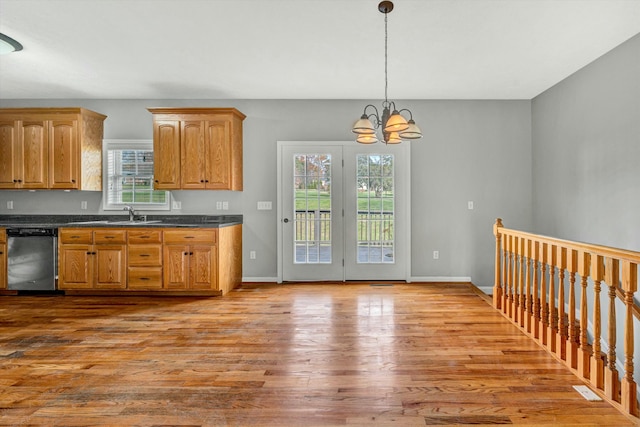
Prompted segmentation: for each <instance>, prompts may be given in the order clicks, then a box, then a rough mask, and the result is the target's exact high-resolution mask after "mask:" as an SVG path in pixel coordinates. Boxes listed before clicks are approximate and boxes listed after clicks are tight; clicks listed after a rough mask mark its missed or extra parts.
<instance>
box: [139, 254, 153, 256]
mask: <svg viewBox="0 0 640 427" xmlns="http://www.w3.org/2000/svg"><path fill="white" fill-rule="evenodd" d="M140 256H151V255H149V254H140Z"/></svg>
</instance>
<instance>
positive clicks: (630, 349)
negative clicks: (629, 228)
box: [493, 218, 640, 417]
mask: <svg viewBox="0 0 640 427" xmlns="http://www.w3.org/2000/svg"><path fill="white" fill-rule="evenodd" d="M493 232H494V235H495V237H496V256H495V283H494V287H493V305H494V307H495V308H496V309H498V310H500V311H501V312H502V313H503V314H504V315H505V316H506V317H507V318H509V319H510V320H511V321H512V322H513V323H514V324H516V325H517V326H519V327H520V328H521V329H522V330H523V332H525V333H527V334H528V335H529V336H531V337H532V338H533V339H535V340H536V341H538V342H539V343H540V344H541V345H542V346H543V347H544V348H546V349H547V350H548V351H549V352H550V353H553V354H554V355H556V356H557V357H558V358H559V359H561V360H562V361H563V362H564V363H565V364H566V365H567V366H568V367H569V368H571V369H572V370H573V371H574V372H575V373H576V374H577V375H579V376H580V377H582V378H583V379H585V380H586V381H588V382H589V383H590V384H591V385H592V386H593V387H594V388H596V389H598V390H601V391H602V393H603V394H604V396H605V397H606V398H607V399H608V400H609V401H611V402H612V403H613V404H614V405H617V406H619V408H620V409H621V410H623V411H624V412H626V413H628V414H631V415H634V416H636V417H638V398H637V385H636V382H635V380H634V364H633V357H634V345H635V343H634V314H635V315H637V312H638V307H637V306H636V305H635V302H634V293H635V292H636V291H637V288H638V264H639V263H640V252H634V251H628V250H623V249H616V248H611V247H607V246H599V245H592V244H587V243H580V242H571V241H567V240H561V239H555V238H552V237H546V236H540V235H536V234H531V233H526V232H522V231H517V230H511V229H507V228H504V226H503V224H502V220H501V219H500V218H498V219H497V220H496V223H495V225H494V227H493ZM576 275H577V276H579V281H578V280H577V278H576ZM603 287H604V288H605V291H604V292H606V295H601V294H602V293H603V290H602V288H603ZM576 296H579V304H578V305H576ZM607 296H608V298H607ZM602 300H604V301H606V302H607V304H603V303H602ZM616 301H618V304H623V305H624V313H623V314H622V316H624V322H623V324H624V328H623V329H624V330H623V331H622V334H623V342H624V358H623V361H624V363H623V365H624V372H623V373H622V376H620V374H619V372H618V369H617V367H616V360H617V353H616V351H617V350H616V346H617V335H618V332H620V331H618V330H617V320H618V318H617V313H616ZM602 305H604V306H605V307H604V309H605V311H606V316H605V317H606V319H603V318H602V317H603V314H602V312H603V307H602ZM589 316H591V318H590V317H589ZM603 320H604V321H603ZM603 324H604V325H605V329H604V330H605V331H606V337H603ZM603 342H604V343H606V353H603V351H602V348H603Z"/></svg>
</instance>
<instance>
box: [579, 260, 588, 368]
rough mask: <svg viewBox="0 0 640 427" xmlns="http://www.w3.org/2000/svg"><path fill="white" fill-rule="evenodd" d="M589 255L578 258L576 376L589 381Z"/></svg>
mask: <svg viewBox="0 0 640 427" xmlns="http://www.w3.org/2000/svg"><path fill="white" fill-rule="evenodd" d="M589 261H590V258H589V253H587V252H582V251H581V252H580V253H579V256H578V270H579V273H580V284H581V285H582V292H581V294H580V348H579V349H578V374H579V375H580V376H582V377H583V378H586V379H589V378H590V377H591V375H589V360H590V359H591V354H590V350H589V343H588V342H587V326H588V319H589V312H588V309H587V278H588V277H589Z"/></svg>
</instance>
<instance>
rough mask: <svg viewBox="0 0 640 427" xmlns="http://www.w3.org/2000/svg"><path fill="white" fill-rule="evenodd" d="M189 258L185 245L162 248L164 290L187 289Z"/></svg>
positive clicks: (187, 247)
mask: <svg viewBox="0 0 640 427" xmlns="http://www.w3.org/2000/svg"><path fill="white" fill-rule="evenodd" d="M189 258H190V257H189V246H187V245H165V246H164V249H163V259H162V267H163V278H164V287H165V289H187V285H188V281H189Z"/></svg>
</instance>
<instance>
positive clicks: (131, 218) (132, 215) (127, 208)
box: [122, 205, 136, 222]
mask: <svg viewBox="0 0 640 427" xmlns="http://www.w3.org/2000/svg"><path fill="white" fill-rule="evenodd" d="M122 210H125V211H128V212H129V221H131V222H133V221H134V220H135V217H136V211H134V210H133V208H132V207H131V206H129V205H125V206H124V208H123V209H122Z"/></svg>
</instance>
